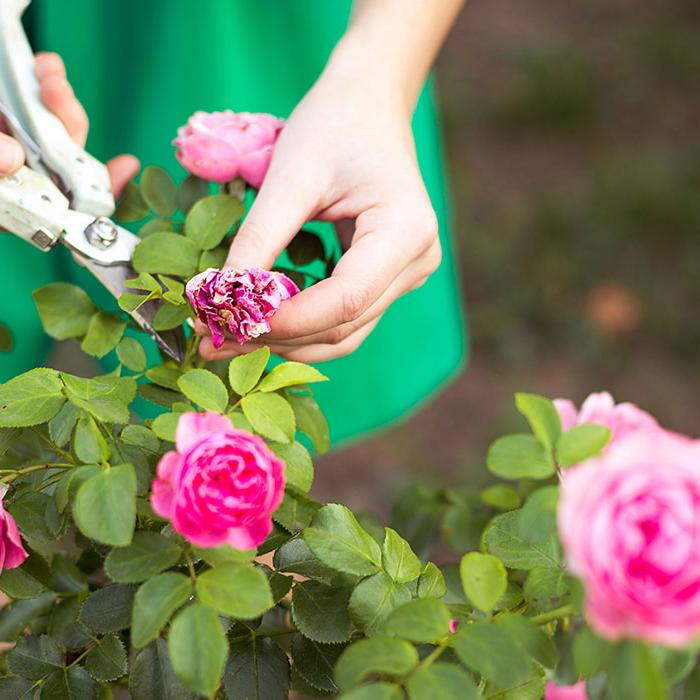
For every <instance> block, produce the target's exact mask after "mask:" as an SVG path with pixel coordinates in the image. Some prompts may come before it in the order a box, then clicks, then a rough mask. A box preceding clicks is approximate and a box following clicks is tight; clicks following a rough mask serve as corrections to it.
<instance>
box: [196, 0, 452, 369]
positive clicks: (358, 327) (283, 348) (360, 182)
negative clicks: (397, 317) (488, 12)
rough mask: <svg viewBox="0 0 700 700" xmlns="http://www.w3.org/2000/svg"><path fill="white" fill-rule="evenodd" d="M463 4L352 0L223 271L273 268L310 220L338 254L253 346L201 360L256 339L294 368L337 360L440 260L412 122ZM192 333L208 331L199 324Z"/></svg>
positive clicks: (206, 352)
mask: <svg viewBox="0 0 700 700" xmlns="http://www.w3.org/2000/svg"><path fill="white" fill-rule="evenodd" d="M461 4H462V0H441V2H439V3H432V2H426V0H356V2H355V7H354V15H353V20H352V22H351V25H350V28H349V29H348V31H347V33H346V34H345V36H344V37H343V39H341V41H340V42H339V44H338V46H337V47H336V49H335V51H334V52H333V54H332V56H331V58H330V60H329V62H328V65H327V66H326V69H325V70H324V72H323V75H322V76H321V77H320V78H319V80H318V82H317V83H316V85H315V86H314V87H313V88H312V89H311V91H310V92H309V93H308V94H307V95H306V97H305V98H304V99H303V100H302V101H301V102H300V103H299V105H298V106H297V108H296V109H295V110H294V112H293V113H292V115H291V117H290V118H289V120H288V122H287V124H286V126H285V127H284V129H283V130H282V133H281V135H280V138H279V140H278V142H277V145H276V146H275V151H274V155H273V158H272V162H271V163H270V167H269V170H268V172H267V175H266V177H265V180H264V181H263V184H262V187H261V188H260V192H259V193H258V196H257V198H256V200H255V203H254V204H253V206H252V207H251V210H250V212H249V214H248V216H247V218H246V219H245V221H244V223H243V225H242V226H241V229H240V231H239V232H238V233H237V235H236V237H235V238H234V241H233V244H232V246H231V250H230V253H229V256H228V260H227V264H228V265H230V266H233V267H237V268H248V267H254V266H255V267H261V268H265V269H270V268H271V267H272V265H273V263H274V261H275V259H276V258H277V256H278V255H279V254H280V253H281V252H282V251H283V250H284V248H285V247H286V246H287V245H288V244H289V242H290V241H291V240H292V238H293V237H294V236H295V235H296V234H297V232H298V231H299V230H300V229H301V227H302V226H303V225H304V224H305V223H306V222H307V221H310V220H312V219H315V220H319V221H331V222H333V223H335V225H336V230H337V231H338V236H339V239H340V243H341V247H342V249H343V251H344V254H343V256H342V257H341V259H340V261H339V263H338V265H337V266H336V268H335V270H334V272H333V274H332V276H331V277H329V278H328V279H326V280H323V281H322V282H319V283H318V284H316V285H314V286H312V287H310V288H308V289H306V290H304V291H302V292H301V293H300V294H297V295H296V296H295V297H293V298H292V299H290V300H289V301H287V302H285V303H284V304H283V305H282V307H281V308H280V310H279V311H278V312H277V314H275V316H274V317H273V318H272V319H271V321H270V325H271V328H272V330H271V331H270V333H269V334H268V335H266V336H265V337H264V338H261V339H260V340H259V341H253V342H250V343H247V344H246V345H244V346H240V345H239V344H238V343H236V342H235V341H233V340H228V341H226V342H225V343H224V345H223V346H222V347H221V348H219V349H218V350H217V349H215V348H214V347H213V345H212V343H211V339H210V338H209V337H205V338H203V340H202V343H201V345H200V352H201V353H202V355H203V356H204V357H205V358H206V359H219V358H225V357H230V356H231V355H234V354H238V353H242V352H243V353H245V352H250V351H252V350H255V349H256V347H259V346H260V345H262V344H265V345H269V346H270V348H271V350H272V351H273V352H275V353H277V354H279V355H282V356H284V357H286V358H288V359H293V360H299V361H302V362H321V361H324V360H330V359H332V358H334V357H339V356H342V355H346V354H348V353H350V352H352V351H353V350H355V349H356V348H357V347H358V346H359V345H360V343H362V341H363V340H364V339H365V338H366V337H367V336H368V335H369V333H370V331H371V330H372V329H373V328H374V326H375V325H376V324H377V322H378V321H379V319H380V317H381V315H382V314H383V313H384V311H385V310H386V309H387V307H388V306H389V305H390V304H391V303H392V302H394V301H395V300H396V299H397V298H398V297H400V296H401V295H402V294H406V293H407V292H409V291H411V290H413V289H416V288H417V287H419V286H420V285H421V284H423V282H425V280H426V279H427V278H428V275H430V273H431V272H433V271H434V270H435V268H436V267H437V266H438V265H439V263H440V257H441V252H440V243H439V240H438V231H437V222H436V218H435V213H434V212H433V209H432V206H431V204H430V200H429V199H428V195H427V192H426V190H425V187H424V185H423V181H422V179H421V175H420V172H419V170H418V165H417V162H416V155H415V148H414V143H413V135H412V133H411V126H410V119H411V114H412V112H413V106H414V104H415V100H416V97H417V95H418V92H419V90H420V87H421V85H422V84H423V81H424V80H425V76H426V74H427V72H428V70H429V68H430V65H431V63H432V61H433V59H434V57H435V54H436V52H437V50H438V48H439V46H440V45H441V43H442V40H443V39H444V36H445V34H446V33H447V31H448V29H449V27H450V25H451V23H452V21H453V20H454V17H455V16H456V14H457V11H458V10H459V7H460V6H461ZM197 332H198V333H200V334H202V335H204V336H207V329H206V327H204V325H203V324H198V325H197Z"/></svg>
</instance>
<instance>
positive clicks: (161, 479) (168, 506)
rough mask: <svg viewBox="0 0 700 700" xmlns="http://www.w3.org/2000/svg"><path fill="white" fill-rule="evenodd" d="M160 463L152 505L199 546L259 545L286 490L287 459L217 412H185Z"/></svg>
mask: <svg viewBox="0 0 700 700" xmlns="http://www.w3.org/2000/svg"><path fill="white" fill-rule="evenodd" d="M175 446H176V451H175V452H167V453H166V454H165V455H163V457H162V458H161V460H160V462H159V463H158V470H157V477H156V479H155V481H154V482H153V491H152V494H151V505H152V507H153V510H154V511H155V512H156V513H157V514H158V515H160V516H161V517H163V518H166V519H167V520H170V522H171V524H172V526H173V529H174V530H176V531H177V532H179V533H180V534H182V535H184V537H186V538H187V539H188V540H189V541H190V542H192V543H193V544H194V545H196V546H198V547H217V546H219V545H223V544H229V545H231V546H232V547H235V548H237V549H243V550H247V549H254V548H255V547H257V546H258V545H259V544H261V543H262V542H263V541H264V540H265V538H266V537H267V536H268V535H269V534H270V530H272V519H271V515H272V513H273V512H274V511H275V510H276V508H277V507H278V506H279V505H280V503H281V502H282V498H283V496H284V466H285V465H284V462H283V461H282V460H280V459H279V458H278V457H277V456H276V455H275V454H274V453H273V452H272V450H270V448H269V447H268V446H267V445H266V444H265V442H263V440H262V439H261V438H259V437H258V436H257V435H251V434H250V433H247V432H245V431H243V430H236V429H235V428H233V426H232V425H231V423H230V421H229V420H228V418H226V417H225V416H221V415H218V414H216V413H184V414H183V415H182V416H181V417H180V420H179V421H178V424H177V434H176V440H175Z"/></svg>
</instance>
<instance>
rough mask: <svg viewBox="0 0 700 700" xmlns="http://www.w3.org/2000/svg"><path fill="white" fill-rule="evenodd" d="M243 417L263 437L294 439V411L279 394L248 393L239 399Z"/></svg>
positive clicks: (281, 440) (284, 440) (282, 440)
mask: <svg viewBox="0 0 700 700" xmlns="http://www.w3.org/2000/svg"><path fill="white" fill-rule="evenodd" d="M241 408H242V409H243V413H244V415H245V417H246V418H247V419H248V420H249V421H250V424H251V425H252V426H253V428H254V429H255V432H257V433H260V435H262V436H263V437H267V438H270V440H276V441H277V442H291V441H292V440H293V439H294V430H295V421H294V412H293V411H292V407H291V406H290V405H289V403H288V402H287V401H286V400H285V399H284V398H282V397H281V396H280V395H279V394H249V395H248V396H244V397H243V399H242V400H241Z"/></svg>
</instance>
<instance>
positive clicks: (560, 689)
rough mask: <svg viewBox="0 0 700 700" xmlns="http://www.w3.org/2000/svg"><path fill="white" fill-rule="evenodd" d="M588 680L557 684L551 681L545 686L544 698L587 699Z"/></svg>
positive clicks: (557, 699)
mask: <svg viewBox="0 0 700 700" xmlns="http://www.w3.org/2000/svg"><path fill="white" fill-rule="evenodd" d="M587 698H588V695H586V681H579V682H578V683H575V684H574V685H557V684H556V683H555V682H554V681H549V683H547V685H546V686H545V688H544V700H587Z"/></svg>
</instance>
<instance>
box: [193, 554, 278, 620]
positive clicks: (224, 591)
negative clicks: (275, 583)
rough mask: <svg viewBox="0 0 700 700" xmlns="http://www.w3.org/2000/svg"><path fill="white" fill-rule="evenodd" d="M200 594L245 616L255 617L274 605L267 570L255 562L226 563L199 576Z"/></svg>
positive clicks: (229, 611)
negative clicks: (254, 563)
mask: <svg viewBox="0 0 700 700" xmlns="http://www.w3.org/2000/svg"><path fill="white" fill-rule="evenodd" d="M197 598H198V599H199V600H200V601H201V602H202V603H204V604H206V605H209V606H210V607H212V608H214V609H215V610H218V611H219V612H220V613H222V614H223V615H229V616H230V617H235V618H238V619H243V620H252V619H253V618H255V617H259V616H260V615H262V614H263V613H264V612H266V611H267V610H269V609H270V608H271V607H272V606H273V605H274V603H273V601H272V593H271V591H270V584H269V582H268V580H267V577H266V576H265V574H264V573H263V572H262V571H261V570H260V569H257V568H255V567H253V566H247V565H244V564H235V563H231V564H222V565H221V566H217V567H216V568H215V569H209V570H208V571H205V572H204V573H203V574H201V575H200V576H198V577H197Z"/></svg>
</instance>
